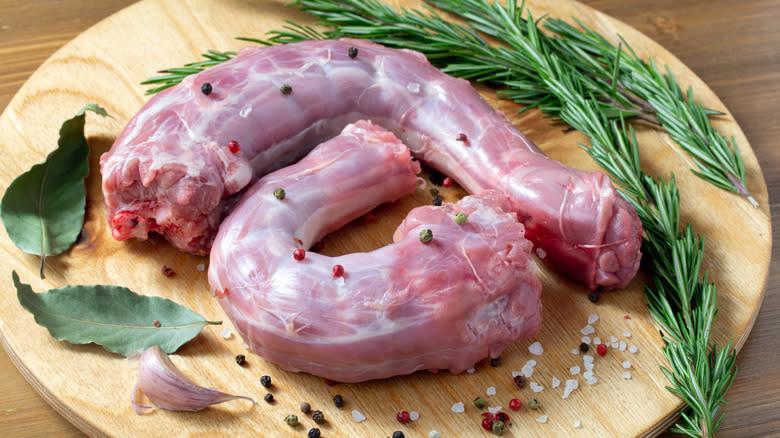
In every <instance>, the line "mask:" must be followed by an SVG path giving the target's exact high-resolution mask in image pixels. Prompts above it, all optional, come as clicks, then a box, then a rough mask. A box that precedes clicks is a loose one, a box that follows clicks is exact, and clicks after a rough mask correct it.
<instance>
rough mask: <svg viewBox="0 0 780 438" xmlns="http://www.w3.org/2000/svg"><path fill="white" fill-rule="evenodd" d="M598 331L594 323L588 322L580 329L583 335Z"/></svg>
mask: <svg viewBox="0 0 780 438" xmlns="http://www.w3.org/2000/svg"><path fill="white" fill-rule="evenodd" d="M595 332H596V329H594V328H593V326H592V325H590V324H588V325H586V326H585V327H583V328H582V329H581V330H580V333H582V334H583V335H591V334H593V333H595Z"/></svg>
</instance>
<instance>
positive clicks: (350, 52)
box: [347, 47, 358, 58]
mask: <svg viewBox="0 0 780 438" xmlns="http://www.w3.org/2000/svg"><path fill="white" fill-rule="evenodd" d="M347 55H349V57H350V58H354V57H356V56H357V55H358V49H357V47H350V48H349V49H347Z"/></svg>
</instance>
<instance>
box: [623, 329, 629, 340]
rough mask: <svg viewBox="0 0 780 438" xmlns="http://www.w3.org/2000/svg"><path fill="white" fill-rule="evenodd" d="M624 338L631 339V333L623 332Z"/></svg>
mask: <svg viewBox="0 0 780 438" xmlns="http://www.w3.org/2000/svg"><path fill="white" fill-rule="evenodd" d="M623 337H624V338H630V337H631V332H629V331H628V330H623Z"/></svg>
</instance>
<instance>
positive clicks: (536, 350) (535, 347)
mask: <svg viewBox="0 0 780 438" xmlns="http://www.w3.org/2000/svg"><path fill="white" fill-rule="evenodd" d="M528 351H530V352H531V354H533V355H534V356H541V354H542V353H544V348H543V347H542V343H541V342H539V341H536V342H534V343H533V344H531V345H529V346H528Z"/></svg>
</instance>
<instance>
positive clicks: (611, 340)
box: [609, 336, 618, 343]
mask: <svg viewBox="0 0 780 438" xmlns="http://www.w3.org/2000/svg"><path fill="white" fill-rule="evenodd" d="M617 341H618V338H616V337H614V336H610V337H609V342H612V343H615V342H617Z"/></svg>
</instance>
